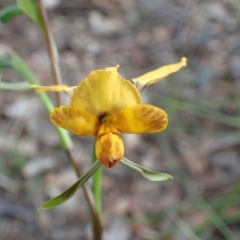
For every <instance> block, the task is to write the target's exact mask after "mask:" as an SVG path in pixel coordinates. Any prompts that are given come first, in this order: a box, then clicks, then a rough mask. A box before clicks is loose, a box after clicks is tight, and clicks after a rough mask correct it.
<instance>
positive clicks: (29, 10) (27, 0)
mask: <svg viewBox="0 0 240 240" xmlns="http://www.w3.org/2000/svg"><path fill="white" fill-rule="evenodd" d="M16 2H17V5H18V7H19V8H20V9H21V10H22V12H24V13H25V14H26V15H27V16H28V17H29V18H31V19H32V21H33V22H35V23H36V24H37V25H38V27H39V28H40V29H41V30H42V31H43V29H44V28H43V22H42V18H41V16H40V12H39V7H38V5H37V1H36V0H16Z"/></svg>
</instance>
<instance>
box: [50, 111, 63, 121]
mask: <svg viewBox="0 0 240 240" xmlns="http://www.w3.org/2000/svg"><path fill="white" fill-rule="evenodd" d="M51 119H52V120H53V121H54V122H55V123H56V124H61V123H62V115H61V114H59V112H57V111H55V112H54V113H53V114H52V115H51Z"/></svg>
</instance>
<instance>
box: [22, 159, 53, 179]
mask: <svg viewBox="0 0 240 240" xmlns="http://www.w3.org/2000/svg"><path fill="white" fill-rule="evenodd" d="M56 166H57V163H56V161H55V160H54V159H53V158H51V157H46V158H37V159H34V160H32V161H29V162H28V163H26V164H25V166H24V167H23V169H22V172H23V175H24V177H26V178H31V177H34V176H37V175H39V174H41V173H44V172H46V171H49V170H52V169H54V168H56Z"/></svg>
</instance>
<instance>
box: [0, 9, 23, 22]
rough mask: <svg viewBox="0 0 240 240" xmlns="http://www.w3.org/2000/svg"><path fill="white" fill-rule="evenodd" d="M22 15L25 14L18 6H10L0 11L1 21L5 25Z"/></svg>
mask: <svg viewBox="0 0 240 240" xmlns="http://www.w3.org/2000/svg"><path fill="white" fill-rule="evenodd" d="M22 13H23V12H22V10H21V9H20V8H19V6H17V5H11V6H8V7H6V8H4V9H2V10H1V11H0V21H1V22H2V23H4V24H5V23H7V22H9V21H11V20H12V19H13V18H15V17H16V16H18V15H20V14H22Z"/></svg>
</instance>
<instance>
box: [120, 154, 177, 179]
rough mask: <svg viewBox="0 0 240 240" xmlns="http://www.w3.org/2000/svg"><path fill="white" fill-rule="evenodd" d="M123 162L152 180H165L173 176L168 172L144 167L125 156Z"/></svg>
mask: <svg viewBox="0 0 240 240" xmlns="http://www.w3.org/2000/svg"><path fill="white" fill-rule="evenodd" d="M121 163H122V164H123V165H125V166H126V167H128V168H131V169H132V170H134V171H136V172H137V173H138V174H140V175H141V176H142V177H144V178H146V179H148V180H150V181H164V180H167V179H172V178H173V177H172V176H171V175H169V174H167V173H160V172H154V171H152V170H150V169H147V168H145V167H142V166H140V165H138V164H136V163H133V162H132V161H130V160H128V159H127V158H125V157H124V158H122V160H121Z"/></svg>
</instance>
